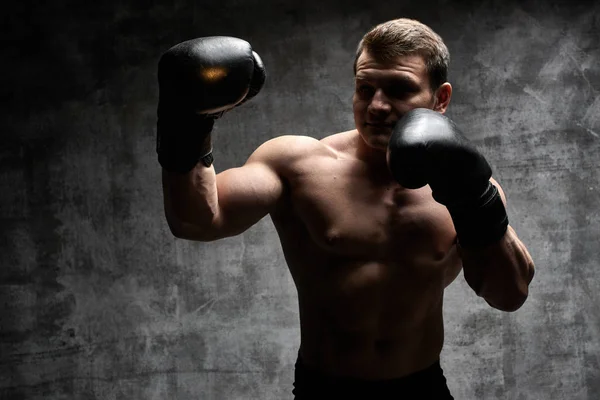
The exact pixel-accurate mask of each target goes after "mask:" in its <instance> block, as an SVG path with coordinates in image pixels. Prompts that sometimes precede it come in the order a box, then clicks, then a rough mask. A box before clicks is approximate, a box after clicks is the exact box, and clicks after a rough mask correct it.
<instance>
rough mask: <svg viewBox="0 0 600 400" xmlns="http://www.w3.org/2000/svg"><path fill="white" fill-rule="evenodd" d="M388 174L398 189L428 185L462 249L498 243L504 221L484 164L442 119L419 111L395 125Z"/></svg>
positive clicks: (389, 149) (458, 132) (487, 166)
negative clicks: (450, 218) (441, 207)
mask: <svg viewBox="0 0 600 400" xmlns="http://www.w3.org/2000/svg"><path fill="white" fill-rule="evenodd" d="M387 162H388V166H389V169H390V172H391V174H392V176H393V177H394V179H395V180H396V181H397V182H398V183H400V185H402V186H404V187H406V188H409V189H417V188H420V187H422V186H425V185H427V184H429V186H430V187H431V190H432V195H433V198H434V199H435V200H436V201H437V202H439V203H441V204H443V205H445V206H446V207H447V208H448V211H449V213H450V216H451V217H452V221H453V222H454V227H455V229H456V233H457V236H458V240H459V243H460V244H461V246H465V247H469V246H471V247H474V246H485V245H487V244H491V243H494V242H496V241H497V240H499V239H500V238H501V237H502V236H504V233H505V232H506V229H507V227H508V216H507V214H506V209H505V207H504V203H503V202H502V199H501V197H500V193H499V192H498V189H497V188H496V187H495V186H494V185H493V184H491V182H490V178H491V176H492V169H491V167H490V165H489V164H488V162H487V161H486V159H485V158H484V157H483V155H481V153H479V152H478V151H477V149H476V148H475V147H474V146H473V145H472V144H471V143H470V142H469V141H468V140H467V139H466V138H465V137H464V136H463V134H462V133H461V132H460V130H459V129H458V127H457V126H456V125H455V124H454V123H453V122H452V121H451V120H450V119H449V118H447V117H445V116H444V115H442V114H440V113H438V112H436V111H433V110H429V109H424V108H418V109H414V110H412V111H410V112H408V113H407V114H406V115H404V117H402V119H401V120H400V121H398V123H397V124H396V125H395V127H394V130H393V132H392V135H391V137H390V142H389V145H388V150H387Z"/></svg>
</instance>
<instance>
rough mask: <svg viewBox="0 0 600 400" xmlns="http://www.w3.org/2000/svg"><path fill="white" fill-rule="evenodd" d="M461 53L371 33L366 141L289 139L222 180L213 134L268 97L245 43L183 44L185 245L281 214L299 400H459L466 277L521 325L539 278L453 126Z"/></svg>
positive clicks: (379, 29)
mask: <svg viewBox="0 0 600 400" xmlns="http://www.w3.org/2000/svg"><path fill="white" fill-rule="evenodd" d="M448 60H449V54H448V50H447V48H446V46H445V45H444V43H443V41H442V39H441V38H440V37H439V36H438V35H437V34H436V33H434V32H433V31H432V30H431V29H430V28H429V27H427V26H425V25H423V24H421V23H419V22H417V21H414V20H409V19H399V20H393V21H389V22H386V23H383V24H380V25H379V26H376V27H375V28H373V29H372V30H371V31H370V32H368V33H367V34H366V35H365V36H364V37H363V39H362V40H361V42H360V44H359V46H358V50H357V53H356V60H355V67H354V68H355V83H356V89H355V93H354V97H353V111H354V119H355V123H356V128H355V129H353V130H351V131H347V132H342V133H337V134H334V135H331V136H328V137H326V138H324V139H322V140H317V139H314V138H310V137H305V136H281V137H277V138H275V139H272V140H269V141H267V142H266V143H264V144H263V145H261V146H260V147H259V148H258V149H257V150H256V151H255V152H254V153H253V154H252V155H251V156H250V157H249V159H248V160H247V162H246V163H245V164H244V165H243V166H242V167H239V168H233V169H230V170H226V171H223V172H221V173H219V174H218V175H216V174H215V171H214V168H213V167H212V165H211V163H212V156H211V154H210V151H211V149H212V147H211V140H210V132H211V129H212V127H213V123H214V122H215V120H216V119H217V118H218V117H221V116H222V114H223V112H224V111H226V110H229V109H231V108H233V107H235V106H238V105H240V104H242V103H244V102H245V101H247V100H248V99H250V98H251V97H253V96H254V95H256V94H257V93H258V91H259V90H260V87H261V86H262V84H263V82H264V79H265V72H264V71H265V70H264V67H263V64H262V62H261V60H260V58H259V56H258V55H257V54H256V53H255V52H253V51H252V49H251V47H250V45H249V44H248V43H247V42H245V41H243V40H240V39H235V38H228V37H209V38H200V39H195V40H191V41H188V42H184V43H181V44H179V45H177V46H175V47H173V48H172V49H170V50H169V51H168V52H167V53H165V54H164V55H163V57H162V58H161V61H160V64H159V85H160V100H159V108H158V117H159V120H158V139H159V140H158V148H157V151H158V155H159V161H160V163H161V165H162V166H163V188H164V204H165V212H166V217H167V221H168V223H169V227H170V229H171V230H172V233H173V234H174V235H175V236H176V237H179V238H184V239H189V240H199V241H212V240H217V239H220V238H224V237H228V236H232V235H237V234H239V233H241V232H243V231H244V230H246V229H248V228H249V227H250V226H252V225H253V224H254V223H256V222H257V221H259V220H260V219H261V218H263V217H264V216H266V215H270V216H271V218H272V220H273V223H274V224H275V228H276V229H277V232H278V234H279V237H280V239H281V244H282V248H283V252H284V255H285V258H286V260H287V264H288V266H289V269H290V272H291V274H292V277H293V279H294V282H295V285H296V289H297V291H298V297H299V305H300V329H301V345H300V349H299V354H298V360H297V363H296V372H295V384H294V386H295V388H294V391H293V393H294V394H295V396H296V399H318V398H364V399H384V398H394V399H451V398H452V396H451V395H450V393H449V391H448V388H447V385H446V380H445V378H444V376H443V373H442V370H441V368H440V364H439V357H440V352H441V350H442V345H443V340H444V327H443V318H442V300H443V295H444V289H445V288H446V287H447V286H448V285H449V284H450V283H451V282H452V281H453V280H454V279H455V278H456V276H457V275H458V274H459V272H460V270H461V268H462V269H463V271H464V276H465V279H466V281H467V283H468V284H469V285H470V287H472V288H473V290H474V291H475V293H476V294H477V295H478V296H481V297H483V298H484V299H485V300H486V301H487V302H488V303H489V304H490V306H492V307H494V308H497V309H499V310H503V311H514V310H517V309H518V308H519V307H520V306H521V305H522V304H523V302H524V301H525V299H526V298H527V295H528V285H529V283H530V282H531V280H532V278H533V273H534V267H533V262H532V260H531V257H530V256H529V254H528V252H527V250H526V248H525V246H524V245H523V243H522V242H521V241H520V240H519V239H518V237H517V235H516V233H515V231H514V230H513V229H512V228H511V227H510V226H508V220H507V216H506V210H505V207H504V204H505V201H506V200H505V198H504V194H503V192H502V189H501V188H500V186H499V184H498V183H497V182H496V181H495V180H493V179H492V178H491V169H490V167H489V165H488V163H487V162H486V160H485V159H484V158H483V156H482V155H481V154H480V153H478V152H477V150H476V149H475V148H474V147H473V146H472V145H470V144H469V142H468V141H467V140H466V139H465V138H464V136H463V135H462V134H461V133H460V131H459V128H458V127H457V126H456V125H455V124H454V123H453V122H452V121H450V120H449V119H448V118H446V117H445V116H443V114H444V112H445V111H446V109H447V107H448V105H449V103H450V98H451V95H452V87H451V85H450V84H449V83H448V82H446V71H447V68H448Z"/></svg>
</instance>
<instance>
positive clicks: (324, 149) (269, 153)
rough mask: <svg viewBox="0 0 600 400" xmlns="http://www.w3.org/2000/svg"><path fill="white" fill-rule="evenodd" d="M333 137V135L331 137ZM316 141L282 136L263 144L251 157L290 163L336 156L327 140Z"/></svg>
mask: <svg viewBox="0 0 600 400" xmlns="http://www.w3.org/2000/svg"><path fill="white" fill-rule="evenodd" d="M333 136H335V135H333ZM330 137H332V136H328V137H326V138H324V139H321V140H319V139H316V138H314V137H311V136H302V135H282V136H278V137H275V138H273V139H270V140H268V141H266V142H265V143H263V144H262V145H261V146H260V147H259V148H258V149H256V151H255V152H254V154H253V157H259V158H261V159H268V160H273V161H275V160H282V161H287V162H289V161H292V160H297V159H304V158H307V157H313V156H325V157H327V156H330V157H335V156H336V148H335V146H332V145H331V143H330V142H329V141H328V139H329V138H330Z"/></svg>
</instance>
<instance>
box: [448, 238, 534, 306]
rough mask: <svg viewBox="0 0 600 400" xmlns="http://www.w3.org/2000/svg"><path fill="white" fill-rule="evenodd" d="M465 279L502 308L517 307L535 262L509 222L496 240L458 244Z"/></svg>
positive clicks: (524, 294)
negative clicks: (466, 245)
mask: <svg viewBox="0 0 600 400" xmlns="http://www.w3.org/2000/svg"><path fill="white" fill-rule="evenodd" d="M459 251H460V255H461V258H462V262H463V271H464V274H465V280H466V281H467V283H468V284H469V286H471V288H472V289H473V290H474V291H475V293H477V295H479V296H481V297H483V298H484V299H485V300H486V301H487V302H488V304H490V305H491V306H492V307H494V308H497V309H499V310H502V311H515V310H517V309H519V308H520V307H521V306H522V305H523V303H524V302H525V300H526V299H527V296H528V293H529V284H530V283H531V280H532V279H533V275H534V264H533V260H532V259H531V256H530V255H529V252H528V251H527V249H526V248H525V245H523V243H522V242H521V241H520V240H519V238H518V237H517V235H516V233H515V231H514V230H513V229H512V228H511V227H510V226H509V227H508V230H507V231H506V234H505V235H504V236H503V237H502V238H501V239H500V240H499V241H497V242H496V243H493V244H490V245H487V246H485V247H482V248H477V247H460V248H459Z"/></svg>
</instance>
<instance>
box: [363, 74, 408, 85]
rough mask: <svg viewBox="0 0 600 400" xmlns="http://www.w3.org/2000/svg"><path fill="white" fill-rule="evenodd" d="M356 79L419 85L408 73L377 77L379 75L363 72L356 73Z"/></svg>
mask: <svg viewBox="0 0 600 400" xmlns="http://www.w3.org/2000/svg"><path fill="white" fill-rule="evenodd" d="M355 79H356V80H357V81H382V82H384V83H386V84H390V83H391V84H400V85H410V86H415V85H418V84H419V83H418V82H417V81H416V80H415V79H413V78H410V77H408V76H406V75H393V76H386V77H377V76H368V75H367V76H365V75H361V74H356V77H355Z"/></svg>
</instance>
